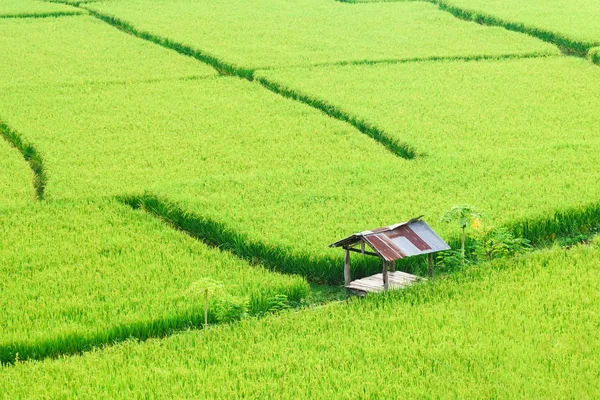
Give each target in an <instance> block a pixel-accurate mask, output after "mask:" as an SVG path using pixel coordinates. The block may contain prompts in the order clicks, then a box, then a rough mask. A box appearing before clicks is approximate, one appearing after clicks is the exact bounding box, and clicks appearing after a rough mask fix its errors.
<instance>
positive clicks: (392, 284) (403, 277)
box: [346, 271, 424, 295]
mask: <svg viewBox="0 0 600 400" xmlns="http://www.w3.org/2000/svg"><path fill="white" fill-rule="evenodd" d="M423 279H424V278H421V277H419V276H416V275H411V274H407V273H406V272H401V271H396V272H388V282H389V290H394V289H402V288H405V287H407V286H410V285H412V284H414V283H416V282H418V281H420V280H423ZM346 288H347V289H350V290H353V291H357V292H359V293H358V294H363V295H364V294H366V293H377V292H383V276H382V274H375V275H371V276H367V277H366V278H362V279H357V280H355V281H352V282H350V284H349V285H346ZM360 292H362V293H360Z"/></svg>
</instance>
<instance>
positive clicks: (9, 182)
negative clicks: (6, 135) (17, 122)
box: [0, 130, 35, 215]
mask: <svg viewBox="0 0 600 400" xmlns="http://www.w3.org/2000/svg"><path fill="white" fill-rule="evenodd" d="M0 136H2V131H1V130H0ZM32 182H33V173H32V171H31V170H30V169H29V167H28V166H27V163H26V162H25V161H24V160H23V156H22V154H19V151H17V150H16V149H15V148H14V147H13V146H11V145H10V144H9V143H8V142H7V141H6V140H4V139H3V138H2V137H0V215H2V211H3V210H4V209H5V208H14V207H18V206H24V205H27V204H28V203H31V202H32V200H33V199H34V198H35V193H34V190H33V185H32Z"/></svg>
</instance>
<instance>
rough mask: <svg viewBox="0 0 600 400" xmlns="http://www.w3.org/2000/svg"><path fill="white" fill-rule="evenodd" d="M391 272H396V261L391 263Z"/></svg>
mask: <svg viewBox="0 0 600 400" xmlns="http://www.w3.org/2000/svg"><path fill="white" fill-rule="evenodd" d="M390 271H392V272H396V261H392V262H390Z"/></svg>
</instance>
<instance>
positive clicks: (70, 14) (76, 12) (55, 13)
mask: <svg viewBox="0 0 600 400" xmlns="http://www.w3.org/2000/svg"><path fill="white" fill-rule="evenodd" d="M79 15H86V12H84V11H83V10H74V11H51V12H44V13H18V14H0V19H27V18H59V17H74V16H79Z"/></svg>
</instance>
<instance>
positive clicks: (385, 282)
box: [382, 260, 389, 290]
mask: <svg viewBox="0 0 600 400" xmlns="http://www.w3.org/2000/svg"><path fill="white" fill-rule="evenodd" d="M387 270H388V264H387V261H385V260H383V272H382V275H383V290H388V287H389V284H388V271H387Z"/></svg>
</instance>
